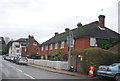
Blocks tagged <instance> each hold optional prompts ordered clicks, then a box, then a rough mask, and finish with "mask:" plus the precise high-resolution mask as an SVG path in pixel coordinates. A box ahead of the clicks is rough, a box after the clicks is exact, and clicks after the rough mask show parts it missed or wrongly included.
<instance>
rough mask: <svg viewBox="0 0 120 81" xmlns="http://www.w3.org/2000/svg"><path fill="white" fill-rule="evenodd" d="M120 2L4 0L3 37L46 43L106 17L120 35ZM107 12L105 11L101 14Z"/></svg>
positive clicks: (0, 29)
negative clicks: (54, 37)
mask: <svg viewBox="0 0 120 81" xmlns="http://www.w3.org/2000/svg"><path fill="white" fill-rule="evenodd" d="M118 2H119V0H0V36H4V37H10V38H13V39H18V38H27V37H28V35H29V34H30V35H33V36H34V37H35V39H36V40H37V41H38V42H39V43H42V42H44V41H46V40H48V39H49V38H51V37H53V36H54V33H55V32H58V33H61V32H64V31H65V30H64V29H65V28H70V29H73V28H76V24H77V23H78V22H81V23H82V24H83V25H85V24H88V23H91V22H93V21H97V20H98V15H100V14H104V15H105V16H106V18H105V22H106V23H105V26H106V27H108V28H110V29H112V30H114V31H116V32H118ZM102 9H103V11H101V10H102Z"/></svg>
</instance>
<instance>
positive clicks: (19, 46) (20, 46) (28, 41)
mask: <svg viewBox="0 0 120 81" xmlns="http://www.w3.org/2000/svg"><path fill="white" fill-rule="evenodd" d="M8 44H9V56H21V55H23V56H26V55H29V54H33V53H35V54H37V53H38V51H37V50H38V46H39V43H38V42H37V41H36V40H35V39H34V37H33V36H30V35H29V36H28V38H20V39H18V40H15V41H10V42H9V43H8Z"/></svg>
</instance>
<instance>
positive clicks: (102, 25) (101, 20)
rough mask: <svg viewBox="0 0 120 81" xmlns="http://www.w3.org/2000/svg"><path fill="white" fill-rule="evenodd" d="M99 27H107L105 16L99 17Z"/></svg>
mask: <svg viewBox="0 0 120 81" xmlns="http://www.w3.org/2000/svg"><path fill="white" fill-rule="evenodd" d="M98 18H99V27H101V28H104V27H105V16H104V15H99V16H98Z"/></svg>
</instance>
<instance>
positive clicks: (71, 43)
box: [67, 30, 74, 69]
mask: <svg viewBox="0 0 120 81" xmlns="http://www.w3.org/2000/svg"><path fill="white" fill-rule="evenodd" d="M67 45H68V51H69V54H68V69H70V67H71V52H70V51H71V47H74V38H73V32H72V31H71V30H69V31H68V33H67Z"/></svg>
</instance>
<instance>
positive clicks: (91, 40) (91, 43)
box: [90, 38, 97, 46]
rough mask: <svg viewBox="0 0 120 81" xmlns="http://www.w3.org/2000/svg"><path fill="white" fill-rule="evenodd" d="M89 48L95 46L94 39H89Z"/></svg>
mask: <svg viewBox="0 0 120 81" xmlns="http://www.w3.org/2000/svg"><path fill="white" fill-rule="evenodd" d="M90 46H97V44H96V38H90Z"/></svg>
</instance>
